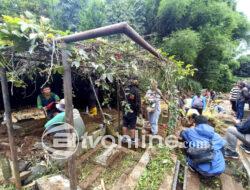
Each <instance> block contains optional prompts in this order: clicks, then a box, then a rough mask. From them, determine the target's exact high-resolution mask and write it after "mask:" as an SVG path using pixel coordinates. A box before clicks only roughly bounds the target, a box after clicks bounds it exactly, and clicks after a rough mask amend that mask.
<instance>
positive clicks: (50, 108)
mask: <svg viewBox="0 0 250 190" xmlns="http://www.w3.org/2000/svg"><path fill="white" fill-rule="evenodd" d="M59 101H60V98H59V96H57V95H56V94H55V93H53V92H51V88H50V87H49V86H43V87H42V88H41V94H40V95H38V96H37V108H39V109H43V110H44V111H45V112H46V114H47V118H48V119H51V118H52V117H53V116H54V114H55V104H56V103H57V102H59Z"/></svg>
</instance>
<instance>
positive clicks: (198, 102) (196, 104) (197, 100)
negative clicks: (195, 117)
mask: <svg viewBox="0 0 250 190" xmlns="http://www.w3.org/2000/svg"><path fill="white" fill-rule="evenodd" d="M193 107H194V108H199V109H202V108H203V101H202V98H201V97H198V96H196V97H195V99H194V103H193Z"/></svg>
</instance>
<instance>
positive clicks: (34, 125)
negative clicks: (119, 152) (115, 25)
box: [0, 109, 118, 160]
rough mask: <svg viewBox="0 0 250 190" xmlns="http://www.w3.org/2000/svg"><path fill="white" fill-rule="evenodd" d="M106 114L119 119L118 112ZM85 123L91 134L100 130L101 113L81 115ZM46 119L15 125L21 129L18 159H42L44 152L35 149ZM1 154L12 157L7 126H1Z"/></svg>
mask: <svg viewBox="0 0 250 190" xmlns="http://www.w3.org/2000/svg"><path fill="white" fill-rule="evenodd" d="M104 112H105V113H107V114H110V115H112V116H113V117H117V115H118V113H117V111H116V110H114V109H112V110H109V109H104ZM81 116H82V118H83V121H84V123H85V126H86V131H87V132H88V133H91V132H93V131H95V130H96V129H98V128H99V125H100V124H101V123H102V116H101V114H100V112H99V114H98V116H96V117H90V116H89V115H87V114H84V113H81ZM45 123H46V119H40V120H34V119H29V120H23V121H19V122H17V123H15V125H17V126H20V127H21V128H20V129H15V130H14V139H15V142H16V145H17V152H18V158H21V159H25V160H32V159H34V158H39V157H42V156H43V154H44V152H43V151H42V150H39V149H36V148H34V144H35V143H36V142H41V136H42V134H43V132H44V127H43V126H44V124H45ZM0 153H3V154H5V155H6V156H8V157H10V150H9V146H8V133H7V127H6V125H2V124H1V125H0Z"/></svg>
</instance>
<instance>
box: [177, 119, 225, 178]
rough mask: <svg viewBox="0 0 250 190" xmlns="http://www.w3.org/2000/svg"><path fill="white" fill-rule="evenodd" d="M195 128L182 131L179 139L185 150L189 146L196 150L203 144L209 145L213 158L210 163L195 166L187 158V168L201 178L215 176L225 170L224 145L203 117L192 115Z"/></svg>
mask: <svg viewBox="0 0 250 190" xmlns="http://www.w3.org/2000/svg"><path fill="white" fill-rule="evenodd" d="M193 120H194V122H195V127H193V128H189V129H186V130H184V131H182V133H181V137H182V139H183V140H184V141H185V144H186V145H187V148H189V147H190V146H192V147H195V146H197V148H199V147H201V145H202V146H204V145H205V144H211V146H212V148H213V158H212V160H211V162H204V163H199V164H196V163H194V161H193V160H192V159H190V158H189V156H187V161H188V164H189V166H190V167H191V168H192V169H194V170H195V171H197V172H198V173H199V174H201V175H203V176H209V177H210V176H217V175H220V174H221V173H223V172H224V170H225V160H224V157H223V153H222V149H223V147H224V145H225V141H224V140H223V138H222V137H221V136H220V135H219V134H217V133H216V132H215V131H214V128H213V127H211V126H210V125H209V124H208V121H207V118H206V117H204V116H197V115H193Z"/></svg>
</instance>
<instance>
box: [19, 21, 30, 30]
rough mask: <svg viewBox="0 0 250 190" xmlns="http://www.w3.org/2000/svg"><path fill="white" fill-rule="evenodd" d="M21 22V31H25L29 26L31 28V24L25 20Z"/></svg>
mask: <svg viewBox="0 0 250 190" xmlns="http://www.w3.org/2000/svg"><path fill="white" fill-rule="evenodd" d="M20 24H21V31H22V32H24V31H25V30H26V29H27V28H29V24H27V23H25V22H20Z"/></svg>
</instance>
